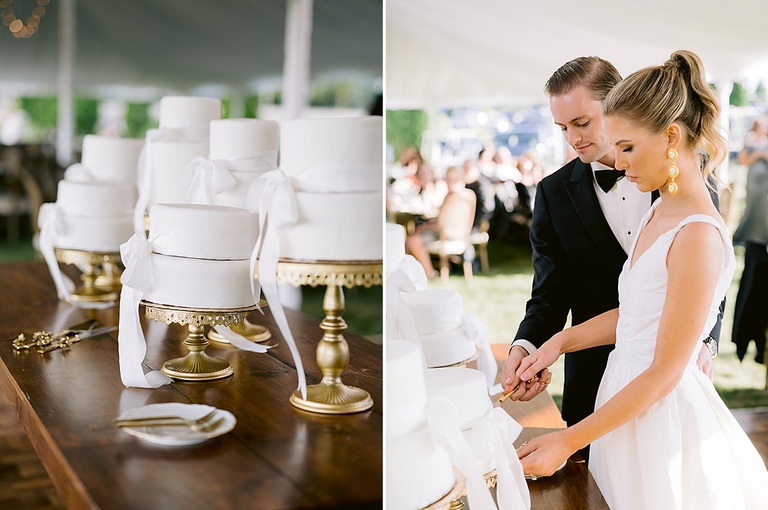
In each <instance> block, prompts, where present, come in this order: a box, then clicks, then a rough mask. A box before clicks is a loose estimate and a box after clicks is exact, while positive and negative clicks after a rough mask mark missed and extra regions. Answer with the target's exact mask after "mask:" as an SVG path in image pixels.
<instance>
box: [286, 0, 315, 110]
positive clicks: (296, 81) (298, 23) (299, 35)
mask: <svg viewBox="0 0 768 510" xmlns="http://www.w3.org/2000/svg"><path fill="white" fill-rule="evenodd" d="M312 7H313V0H288V3H287V8H286V15H285V43H284V44H285V50H284V52H285V57H284V60H283V112H284V118H285V119H297V118H300V117H301V116H302V113H303V112H304V109H305V108H306V107H307V106H308V104H309V71H310V61H311V56H312Z"/></svg>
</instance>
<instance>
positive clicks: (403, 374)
mask: <svg viewBox="0 0 768 510" xmlns="http://www.w3.org/2000/svg"><path fill="white" fill-rule="evenodd" d="M386 352H387V365H386V367H387V377H386V378H385V380H384V384H385V387H386V391H385V392H384V395H385V407H386V409H387V412H386V413H384V416H385V420H386V431H387V440H390V439H394V438H397V437H401V436H404V435H406V434H408V433H410V432H413V431H414V430H416V429H417V428H418V427H420V426H421V425H423V424H424V423H425V420H426V416H425V414H424V408H425V406H426V405H427V386H426V380H425V374H426V372H427V367H426V365H425V363H424V358H423V357H422V354H421V351H420V350H419V346H418V345H416V344H415V343H414V342H409V341H407V340H394V339H388V340H387V349H386Z"/></svg>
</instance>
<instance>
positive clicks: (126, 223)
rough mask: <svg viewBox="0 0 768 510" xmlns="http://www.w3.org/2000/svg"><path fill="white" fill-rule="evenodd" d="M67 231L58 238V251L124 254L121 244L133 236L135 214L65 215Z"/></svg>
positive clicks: (56, 242) (64, 229)
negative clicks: (121, 250) (61, 249)
mask: <svg viewBox="0 0 768 510" xmlns="http://www.w3.org/2000/svg"><path fill="white" fill-rule="evenodd" d="M62 218H63V227H64V228H63V229H62V230H63V232H61V233H59V234H57V235H56V237H55V239H54V241H53V245H54V246H55V247H56V248H64V249H70V250H84V251H92V252H105V253H120V245H121V244H123V243H125V242H126V241H128V239H130V238H131V236H132V235H133V215H132V214H130V213H128V214H121V215H117V216H106V215H93V216H80V215H71V214H67V213H63V214H62Z"/></svg>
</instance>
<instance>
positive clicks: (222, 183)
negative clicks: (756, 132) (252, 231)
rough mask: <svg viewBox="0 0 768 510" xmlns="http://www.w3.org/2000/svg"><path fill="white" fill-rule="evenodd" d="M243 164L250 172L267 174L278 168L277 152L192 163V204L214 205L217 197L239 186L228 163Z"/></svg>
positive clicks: (189, 197) (189, 193) (190, 189)
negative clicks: (193, 173)
mask: <svg viewBox="0 0 768 510" xmlns="http://www.w3.org/2000/svg"><path fill="white" fill-rule="evenodd" d="M235 162H239V163H242V164H243V166H244V167H247V171H248V172H267V171H269V170H275V169H276V168H277V151H263V152H258V153H252V154H243V155H241V156H232V157H228V158H222V159H209V158H203V157H199V158H195V159H193V160H192V162H191V163H190V167H192V168H193V169H194V172H195V175H194V176H193V178H192V182H191V183H190V186H189V190H188V192H187V201H188V202H190V203H192V204H206V205H208V204H212V203H213V199H214V197H215V196H216V195H220V194H222V193H224V192H225V191H229V190H231V189H232V188H234V187H235V186H237V180H236V179H235V177H234V176H233V175H232V173H231V171H230V169H229V167H228V166H227V163H235Z"/></svg>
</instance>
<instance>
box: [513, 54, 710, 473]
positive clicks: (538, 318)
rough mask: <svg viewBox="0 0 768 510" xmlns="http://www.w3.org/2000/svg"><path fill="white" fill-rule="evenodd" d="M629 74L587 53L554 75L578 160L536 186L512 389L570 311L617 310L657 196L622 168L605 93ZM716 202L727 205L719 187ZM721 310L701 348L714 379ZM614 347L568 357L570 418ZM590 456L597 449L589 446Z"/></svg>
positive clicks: (585, 405)
mask: <svg viewBox="0 0 768 510" xmlns="http://www.w3.org/2000/svg"><path fill="white" fill-rule="evenodd" d="M620 80H621V76H620V75H619V72H618V71H617V70H616V68H615V67H614V66H613V65H612V64H611V63H610V62H608V61H606V60H603V59H601V58H598V57H580V58H576V59H574V60H571V61H570V62H567V63H565V64H564V65H563V66H561V67H560V68H559V69H558V70H557V71H555V73H554V74H553V75H552V76H551V77H550V78H549V80H548V81H547V83H546V85H545V87H544V90H545V92H546V93H547V95H548V96H549V104H550V109H551V111H552V117H553V118H554V121H555V124H557V125H558V127H560V129H561V130H562V132H563V135H564V136H565V138H566V140H567V142H568V144H569V145H571V147H573V149H574V150H575V151H576V154H577V155H578V157H577V158H575V159H574V160H572V161H570V162H569V163H567V164H566V165H565V166H563V167H562V168H560V169H559V170H558V171H556V172H554V173H553V174H552V175H550V176H548V177H546V178H544V179H542V181H541V182H540V183H539V185H538V189H537V191H536V200H535V202H534V210H533V223H532V225H531V231H530V240H531V245H532V247H533V269H534V276H533V286H532V290H531V298H530V299H529V300H528V303H527V305H526V313H525V317H524V318H523V320H522V322H521V323H520V326H519V328H518V330H517V334H516V335H515V340H514V342H512V347H511V348H510V351H509V354H508V357H507V360H506V361H505V363H504V366H503V369H502V376H501V377H502V378H501V381H502V385H503V387H504V393H507V392H510V391H512V389H513V388H514V387H515V385H516V381H515V380H514V374H515V371H516V370H517V368H518V367H519V365H520V361H521V360H522V359H523V358H524V357H525V356H527V355H528V354H529V353H531V352H533V351H535V350H536V348H537V347H539V346H541V344H543V343H544V342H545V341H546V340H548V339H549V338H550V337H551V336H552V335H554V334H555V333H557V332H558V331H560V330H562V329H563V327H564V326H565V324H566V320H567V318H568V315H569V313H570V316H571V322H572V324H573V325H576V324H580V323H582V322H585V321H587V320H589V319H591V318H592V317H595V316H597V315H600V314H601V313H603V312H605V311H607V310H611V309H613V308H616V307H617V306H618V305H619V299H618V277H619V273H620V272H621V269H622V266H623V265H624V262H625V261H626V259H627V253H628V252H629V249H630V247H631V244H632V240H633V239H634V236H635V233H636V229H637V227H638V226H639V225H640V221H641V220H642V217H643V216H644V215H645V213H646V212H647V211H648V209H649V208H650V206H651V203H652V201H653V200H655V199H656V198H657V197H658V192H654V193H653V194H652V193H642V192H640V191H639V190H638V189H637V186H635V185H634V184H633V183H631V182H629V180H627V179H623V178H622V177H623V172H617V171H616V170H614V169H613V166H614V161H615V160H614V148H613V146H612V145H611V143H610V141H609V140H608V137H607V134H606V130H605V124H604V119H603V100H604V99H605V97H606V96H607V95H608V92H609V91H610V90H611V89H612V88H613V86H614V85H616V84H617V83H618V82H619V81H620ZM713 201H714V202H715V205H716V206H717V205H718V200H717V196H716V194H713ZM722 311H723V305H721V307H720V317H719V318H718V322H717V324H716V325H715V328H714V329H713V331H712V333H711V334H710V336H709V338H707V340H706V341H705V343H703V344H702V346H701V350H700V353H699V355H698V364H699V367H701V369H702V370H703V371H704V372H705V373H706V374H707V375H709V377H710V378H711V377H712V376H713V366H712V356H714V354H716V352H717V339H718V338H719V336H720V326H721V321H720V319H721V318H722ZM611 350H613V346H612V345H611V346H601V347H595V348H591V349H587V350H584V351H579V352H574V353H568V354H566V355H565V384H564V386H563V402H562V416H563V419H564V420H565V422H566V423H567V424H568V425H573V424H575V423H577V422H579V421H581V420H582V419H584V418H585V417H586V416H587V415H589V414H591V413H592V411H594V406H595V398H596V395H597V388H598V386H599V384H600V379H601V378H602V376H603V372H604V371H605V366H606V363H607V360H608V354H609V353H610V352H611ZM550 377H551V375H550V374H544V375H543V376H542V381H540V382H533V383H530V384H521V385H520V387H519V388H518V389H517V390H516V391H515V392H514V393H513V394H512V395H511V396H510V398H512V399H513V400H530V399H532V398H533V397H535V396H536V395H537V394H539V393H540V392H541V391H543V390H544V389H545V388H546V386H547V383H548V379H549V378H550ZM581 454H582V456H583V457H584V458H585V459H587V458H588V447H587V448H586V449H584V450H582V451H581Z"/></svg>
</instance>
